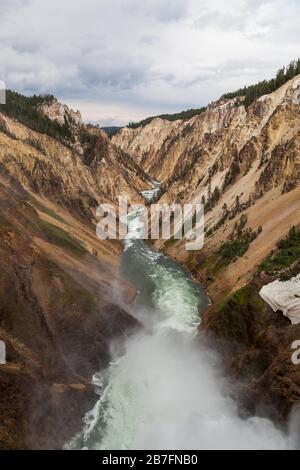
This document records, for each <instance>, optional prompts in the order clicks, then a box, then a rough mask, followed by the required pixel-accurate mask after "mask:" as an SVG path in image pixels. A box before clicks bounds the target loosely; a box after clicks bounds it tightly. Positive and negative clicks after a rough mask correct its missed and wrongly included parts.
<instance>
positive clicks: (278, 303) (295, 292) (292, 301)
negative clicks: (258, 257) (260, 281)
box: [259, 274, 300, 325]
mask: <svg viewBox="0 0 300 470" xmlns="http://www.w3.org/2000/svg"><path fill="white" fill-rule="evenodd" d="M259 294H260V296H261V297H262V298H263V299H264V300H265V301H266V302H267V303H268V304H269V305H270V307H271V308H272V309H273V310H274V312H277V311H278V310H281V311H282V312H283V315H285V316H286V317H288V318H289V319H290V320H291V322H292V324H293V325H295V324H297V323H300V274H298V276H296V277H293V278H292V279H290V280H289V281H280V280H279V279H277V280H276V281H274V282H271V283H270V284H267V285H265V286H263V288H262V289H261V291H260V293H259Z"/></svg>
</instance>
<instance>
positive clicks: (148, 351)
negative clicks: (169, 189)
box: [66, 213, 295, 450]
mask: <svg viewBox="0 0 300 470" xmlns="http://www.w3.org/2000/svg"><path fill="white" fill-rule="evenodd" d="M128 225H129V236H128V239H127V240H126V241H125V247H124V254H123V261H122V268H121V269H122V275H123V276H125V277H126V278H127V279H129V280H130V281H131V282H132V283H134V284H135V286H136V288H137V289H138V291H139V295H138V297H137V301H136V303H135V306H134V312H133V314H134V315H135V316H136V317H137V318H138V319H139V320H140V321H141V322H142V323H143V324H144V327H145V328H144V330H143V331H142V332H140V333H138V334H135V335H134V336H132V337H131V338H129V339H128V341H127V342H126V345H125V350H124V351H123V353H122V355H121V356H120V352H119V349H118V348H117V349H116V350H117V351H118V353H115V352H114V349H112V355H113V356H114V355H115V359H114V360H113V361H112V363H111V364H110V366H109V368H108V369H107V370H105V371H104V372H100V373H96V374H95V376H94V378H93V383H94V386H95V391H96V393H98V394H99V399H98V401H97V403H96V405H95V407H94V408H93V409H92V410H91V411H90V412H89V413H88V414H87V415H86V416H85V418H84V425H83V429H82V432H81V433H80V434H79V435H77V436H75V438H74V439H73V440H72V441H71V442H70V443H69V444H68V445H67V446H66V447H67V448H69V449H70V448H71V449H98V450H125V449H147V450H149V449H150V450H155V449H166V450H173V449H175V450H176V449H287V448H292V447H294V446H295V443H294V441H293V438H292V437H291V436H287V435H285V434H284V433H283V432H282V431H281V430H279V429H277V428H276V427H275V426H274V424H273V423H272V422H271V421H269V420H267V419H262V418H259V417H252V418H249V419H242V418H241V417H240V416H239V412H238V408H237V404H236V403H235V401H234V400H233V398H232V393H231V392H232V386H229V384H228V382H227V380H226V379H225V378H224V376H223V374H222V370H221V368H220V365H219V359H218V357H217V355H216V354H215V353H214V352H213V351H212V350H211V349H210V348H208V347H207V346H206V344H205V340H204V338H202V337H201V334H200V333H198V328H197V326H198V324H199V321H200V317H199V313H201V311H202V310H203V309H204V308H205V306H206V305H207V302H208V299H207V297H206V295H205V293H204V292H203V290H202V289H201V287H200V286H199V285H197V284H195V283H194V282H193V280H192V279H191V277H190V276H189V274H188V273H187V272H186V271H185V270H183V269H182V268H181V267H180V266H178V265H177V264H176V263H174V262H173V261H172V260H170V259H169V258H168V257H166V256H164V255H163V254H161V253H158V252H156V251H154V250H152V249H151V248H149V247H148V246H146V245H145V243H144V242H143V241H142V240H140V239H139V238H140V236H141V234H142V227H141V226H140V224H139V221H138V217H137V213H132V214H130V216H129V218H128Z"/></svg>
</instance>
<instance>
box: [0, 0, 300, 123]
mask: <svg viewBox="0 0 300 470" xmlns="http://www.w3.org/2000/svg"><path fill="white" fill-rule="evenodd" d="M299 18H300V2H299V0H228V1H226V2H225V1H224V0H210V1H209V2H208V1H203V0H115V1H112V0H51V1H49V0H0V24H1V27H0V79H2V80H4V81H5V83H6V86H7V87H8V88H11V89H15V90H18V91H20V92H24V93H26V94H31V93H53V94H55V95H56V96H58V97H59V99H60V100H62V101H64V102H66V103H68V104H69V105H71V106H72V107H74V108H76V109H77V108H79V109H80V110H81V111H82V114H83V117H84V119H85V120H91V121H97V122H99V123H100V124H101V125H119V124H121V125H123V124H126V123H127V122H128V121H129V120H139V119H141V118H143V117H146V116H149V115H153V114H158V113H164V112H175V111H180V110H182V109H187V108H191V107H200V106H202V105H205V104H207V103H208V102H210V101H212V100H213V99H216V98H218V97H219V96H220V95H221V94H222V93H224V92H226V91H230V90H232V89H235V88H237V87H240V86H243V85H244V84H250V83H253V82H255V81H257V80H259V79H263V78H271V77H272V76H273V75H274V73H275V72H276V70H277V69H278V68H279V67H280V66H282V65H284V64H287V63H289V61H290V60H292V59H294V58H298V57H299V56H300V48H299V44H300V28H299Z"/></svg>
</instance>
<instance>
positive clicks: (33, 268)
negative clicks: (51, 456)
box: [0, 101, 149, 449]
mask: <svg viewBox="0 0 300 470" xmlns="http://www.w3.org/2000/svg"><path fill="white" fill-rule="evenodd" d="M43 112H45V113H46V112H47V115H48V116H49V117H51V119H54V120H58V121H59V122H60V121H61V120H62V119H63V120H65V118H66V116H71V118H72V121H71V122H72V126H73V127H72V132H73V142H74V143H73V144H71V145H67V144H63V143H62V142H61V141H58V140H55V139H54V138H52V137H49V136H48V135H47V134H46V133H45V134H39V133H38V132H35V131H33V130H32V129H30V128H28V127H26V126H24V125H22V124H20V123H19V122H18V121H16V120H15V119H11V118H9V117H8V116H7V115H5V114H1V115H0V219H1V224H0V232H1V237H0V258H1V266H2V269H1V274H0V340H1V341H4V342H5V344H6V348H7V358H6V361H7V362H6V364H5V365H1V367H0V389H1V394H0V416H1V420H0V421H1V422H0V448H2V449H24V448H25V449H27V448H37V449H38V448H42V449H48V448H50V449H53V448H61V447H62V445H63V444H64V443H65V442H66V441H67V440H68V439H69V438H70V437H71V436H72V435H74V432H77V430H78V429H79V428H80V426H81V417H82V416H83V415H84V413H85V411H87V410H88V409H90V408H91V406H92V405H93V401H95V398H96V397H95V395H94V392H93V390H92V389H91V386H90V385H89V384H90V380H91V376H92V374H93V373H94V372H95V371H96V370H100V369H101V368H103V367H105V366H106V365H107V363H108V361H109V347H110V341H111V339H112V338H120V337H123V336H124V335H127V334H130V331H131V330H132V329H133V328H136V327H137V326H138V324H137V322H136V320H135V319H134V318H133V317H132V316H131V315H130V304H131V302H132V299H133V296H134V294H135V293H134V292H133V289H132V288H131V287H130V286H128V285H127V284H126V283H125V282H124V281H123V280H122V279H121V278H120V277H119V274H118V263H119V257H120V252H121V244H120V243H119V242H117V241H116V242H114V241H109V240H107V241H99V240H98V239H97V237H96V233H95V209H96V207H97V205H98V204H99V203H102V202H109V203H112V204H116V203H117V197H118V195H119V194H126V195H127V196H128V198H129V199H130V201H131V202H139V201H141V200H142V198H141V196H140V194H139V193H140V191H141V190H143V189H146V188H147V187H148V186H149V183H148V178H147V177H146V175H145V174H144V172H143V171H142V170H140V169H139V167H138V166H137V164H136V163H135V162H133V161H132V160H131V159H130V157H129V156H128V155H127V154H125V153H124V152H122V151H121V150H120V149H117V148H116V147H114V146H113V145H112V144H111V143H110V141H109V140H108V138H107V137H106V136H105V134H104V133H102V132H101V131H99V130H98V129H97V128H92V127H89V128H88V127H86V126H84V125H83V124H82V123H81V121H80V119H79V116H78V119H77V121H76V119H75V117H76V116H74V115H73V114H72V113H71V114H70V111H69V110H68V109H67V108H66V107H64V106H62V105H60V104H59V103H58V102H56V101H55V102H54V103H51V104H50V105H47V107H46V108H43ZM66 119H68V118H66ZM82 132H84V133H85V136H86V135H88V136H89V135H93V136H94V138H93V139H92V143H93V146H92V153H91V156H92V158H91V161H90V164H89V165H87V163H86V162H84V160H83V153H84V150H85V149H84V145H85V144H84V143H82V142H81V140H80V133H82ZM87 140H88V141H89V137H88V138H87ZM80 149H81V151H80Z"/></svg>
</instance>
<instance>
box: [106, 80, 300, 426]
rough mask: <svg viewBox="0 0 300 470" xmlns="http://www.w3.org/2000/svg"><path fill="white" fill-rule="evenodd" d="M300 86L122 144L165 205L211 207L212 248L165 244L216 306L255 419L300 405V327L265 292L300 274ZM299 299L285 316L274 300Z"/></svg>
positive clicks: (211, 316)
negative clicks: (296, 358) (296, 346)
mask: <svg viewBox="0 0 300 470" xmlns="http://www.w3.org/2000/svg"><path fill="white" fill-rule="evenodd" d="M299 78H300V77H299V76H298V77H296V78H295V79H293V80H291V81H290V82H288V83H286V84H285V85H284V86H282V87H281V88H280V89H278V90H277V91H276V92H274V93H272V94H269V95H266V96H262V97H261V98H259V99H258V100H257V101H255V102H254V103H252V104H251V105H250V106H249V107H248V108H247V109H246V108H245V107H244V106H243V104H242V102H243V99H242V97H240V98H235V99H230V100H220V101H218V102H216V103H213V104H211V105H210V106H208V108H207V110H206V111H205V112H204V113H202V114H200V115H198V116H195V117H194V118H192V119H191V120H189V121H176V122H167V121H163V120H160V119H155V120H153V121H152V122H151V123H150V124H148V125H147V126H145V127H144V128H138V129H134V130H131V129H123V130H122V131H120V132H119V133H118V134H117V135H116V136H115V137H113V142H114V144H115V145H118V146H119V147H120V148H122V149H123V150H124V151H130V152H132V154H133V156H134V158H135V159H136V161H138V162H140V164H141V165H142V166H143V168H146V169H147V171H148V172H149V173H150V175H151V176H153V177H155V178H156V179H158V180H160V181H161V182H162V190H163V195H162V197H161V199H160V202H169V203H172V202H181V203H185V202H202V203H204V204H205V245H204V248H203V249H202V250H200V251H194V252H188V251H186V250H185V240H180V241H176V240H174V239H171V240H169V241H168V242H166V243H164V242H162V241H159V242H156V243H155V245H156V246H157V247H158V248H160V249H162V250H164V251H165V252H167V253H168V254H169V255H171V256H173V257H174V258H175V259H177V260H179V261H180V262H183V263H184V264H185V265H186V266H187V268H188V269H189V270H190V271H191V272H192V273H193V275H194V276H195V277H196V278H197V279H199V280H200V281H201V283H202V284H203V285H204V286H205V287H206V288H207V289H208V292H209V294H210V296H211V299H212V303H213V304H212V306H211V307H210V309H208V310H207V312H206V313H205V315H204V317H203V321H202V327H201V328H204V329H206V330H209V331H210V332H213V334H214V337H217V338H218V340H219V341H221V343H220V348H222V355H223V357H224V358H225V361H224V362H225V365H226V367H228V369H229V370H230V371H231V372H232V373H233V374H235V375H236V377H237V378H238V380H240V381H241V390H240V391H242V392H244V393H242V396H243V400H244V403H243V404H244V405H245V406H246V408H247V409H249V412H250V414H251V413H252V414H253V413H255V412H258V413H260V412H261V411H262V410H268V411H269V412H271V414H273V417H274V418H277V419H285V418H286V417H287V415H288V413H289V411H290V410H291V408H292V407H293V406H294V405H295V404H298V403H299V400H300V389H299V383H300V376H299V374H300V369H299V366H296V365H295V364H293V363H292V361H291V354H292V350H291V345H292V343H293V342H294V341H296V340H298V339H299V334H300V333H299V325H291V322H290V320H289V319H287V318H285V317H283V316H282V312H280V311H277V312H273V310H272V309H271V308H270V307H269V306H268V305H267V303H266V302H264V301H263V300H262V299H261V298H260V296H259V291H260V290H261V289H262V287H263V286H264V285H270V286H273V284H272V283H273V282H274V281H276V279H279V278H280V279H281V278H283V279H282V281H285V282H286V281H287V280H288V279H291V278H292V277H293V276H297V275H298V274H299V270H300V252H299V242H300V237H299V231H298V232H297V230H296V229H292V230H290V229H291V227H292V226H299V224H300V105H299V104H298V103H299V100H297V99H295V97H297V96H298V92H299V88H300V80H299ZM288 234H289V235H288ZM286 237H287V238H286ZM280 240H282V241H280ZM297 285H298V284H297ZM284 286H285V284H284V283H283V287H284ZM263 292H264V291H263ZM294 295H296V297H293V296H294ZM297 295H298V293H297V291H296V290H295V289H294V290H293V292H292V293H291V292H289V301H288V304H287V302H286V296H285V301H284V302H279V301H277V304H276V305H277V307H278V305H279V307H278V308H277V307H276V306H275V301H273V298H272V306H273V307H274V306H275V307H274V308H275V309H276V310H281V311H284V312H286V311H290V309H291V306H292V305H294V307H295V305H296V307H297V306H298V303H299V302H298V299H297ZM270 297H271V296H269V297H268V298H270ZM277 300H278V299H277ZM269 303H270V305H271V301H269ZM280 306H281V307H280ZM240 391H238V395H239V392H240Z"/></svg>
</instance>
